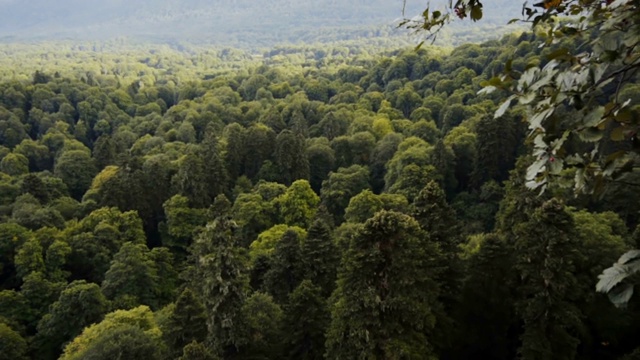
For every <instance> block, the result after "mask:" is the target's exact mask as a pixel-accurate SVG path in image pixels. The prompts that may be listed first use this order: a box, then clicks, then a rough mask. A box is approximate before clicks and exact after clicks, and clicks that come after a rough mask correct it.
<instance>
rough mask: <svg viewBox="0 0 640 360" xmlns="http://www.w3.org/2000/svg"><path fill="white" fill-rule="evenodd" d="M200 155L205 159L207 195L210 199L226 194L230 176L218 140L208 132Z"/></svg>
mask: <svg viewBox="0 0 640 360" xmlns="http://www.w3.org/2000/svg"><path fill="white" fill-rule="evenodd" d="M201 147H202V150H201V151H200V155H201V156H202V159H203V165H204V173H205V181H206V185H207V195H208V197H209V198H210V199H215V198H216V196H218V195H220V194H222V193H224V192H225V191H226V189H227V186H228V180H229V179H228V175H227V171H226V169H225V167H224V163H223V162H222V157H221V156H220V151H219V148H218V139H217V138H216V137H215V135H214V134H212V133H211V132H210V131H207V133H206V134H205V137H204V139H203V140H202V145H201Z"/></svg>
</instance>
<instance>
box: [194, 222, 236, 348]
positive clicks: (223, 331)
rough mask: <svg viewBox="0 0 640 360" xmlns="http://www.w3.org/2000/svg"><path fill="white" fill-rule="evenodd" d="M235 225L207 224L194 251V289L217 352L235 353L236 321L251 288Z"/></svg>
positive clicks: (209, 340) (224, 223)
mask: <svg viewBox="0 0 640 360" xmlns="http://www.w3.org/2000/svg"><path fill="white" fill-rule="evenodd" d="M234 231H235V224H234V223H233V221H232V220H230V219H228V218H226V217H222V216H221V217H218V218H216V219H215V220H214V221H212V222H210V223H209V224H207V226H206V227H205V229H204V230H203V231H202V232H201V233H200V235H199V236H198V237H197V238H196V239H195V242H194V244H193V247H192V253H193V259H194V261H195V266H194V269H193V270H194V273H193V275H194V276H193V286H194V288H196V289H198V292H199V295H200V298H201V299H203V301H204V305H205V308H206V309H207V328H208V333H209V337H208V339H207V341H208V342H209V343H210V344H211V346H213V349H215V352H216V353H218V354H224V353H229V352H234V351H235V347H236V346H237V343H238V334H237V327H236V325H237V320H238V316H239V314H240V310H241V307H242V304H243V303H244V300H245V298H246V292H247V290H248V286H249V279H248V276H247V274H246V267H247V258H246V253H245V250H244V249H242V248H239V247H236V246H235V238H234V234H233V233H234Z"/></svg>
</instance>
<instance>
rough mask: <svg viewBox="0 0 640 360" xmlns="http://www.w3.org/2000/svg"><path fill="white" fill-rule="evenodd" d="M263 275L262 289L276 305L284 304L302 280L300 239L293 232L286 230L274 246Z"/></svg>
mask: <svg viewBox="0 0 640 360" xmlns="http://www.w3.org/2000/svg"><path fill="white" fill-rule="evenodd" d="M269 265H270V266H269V270H268V271H267V273H266V274H265V275H264V289H265V290H266V291H267V292H268V293H269V294H271V295H272V296H273V298H274V299H275V300H276V302H277V303H278V304H285V303H286V301H287V297H288V296H289V294H290V293H291V292H292V291H293V290H294V289H295V288H296V287H297V286H298V285H299V284H300V282H301V281H302V279H303V276H304V274H303V271H304V268H303V264H302V252H301V249H300V238H299V237H298V234H297V233H296V232H295V231H293V230H287V231H286V232H285V233H284V235H282V238H281V239H280V241H278V243H277V244H276V247H275V249H274V251H273V254H272V255H271V260H270V262H269Z"/></svg>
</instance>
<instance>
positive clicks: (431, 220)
mask: <svg viewBox="0 0 640 360" xmlns="http://www.w3.org/2000/svg"><path fill="white" fill-rule="evenodd" d="M413 217H414V219H416V221H417V222H418V223H419V224H420V227H421V228H422V230H423V231H425V232H426V233H428V234H429V238H430V239H431V241H432V242H434V243H435V244H437V245H438V246H439V248H440V250H441V251H442V255H441V256H439V257H437V258H435V259H434V265H435V266H436V268H437V270H436V272H435V273H434V274H433V277H434V279H435V280H436V281H438V285H439V286H440V290H441V293H440V297H439V300H440V302H441V303H442V304H443V305H444V311H437V312H436V315H437V318H438V322H439V323H440V329H441V331H439V332H438V333H437V336H438V339H439V341H438V343H439V345H440V346H443V347H449V346H451V345H453V344H452V338H453V336H452V332H453V331H454V325H453V323H452V320H451V317H450V313H451V312H452V311H453V309H454V308H456V307H457V305H458V303H459V301H460V287H461V281H462V277H463V264H462V262H461V260H460V258H459V256H458V253H459V251H460V249H459V247H458V245H459V244H460V240H459V235H458V232H459V225H458V220H457V218H456V213H455V210H453V208H452V207H450V206H449V204H448V203H447V200H446V198H445V194H444V191H443V190H442V188H441V187H440V186H439V185H438V183H437V182H435V181H434V180H432V181H430V182H429V183H428V184H427V185H426V186H425V187H424V188H423V189H422V190H421V191H420V193H419V194H418V196H417V197H416V198H415V200H414V203H413ZM439 310H440V309H439ZM445 324H446V325H445Z"/></svg>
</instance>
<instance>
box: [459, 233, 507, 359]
mask: <svg viewBox="0 0 640 360" xmlns="http://www.w3.org/2000/svg"><path fill="white" fill-rule="evenodd" d="M481 236H482V240H481V242H480V248H479V249H478V250H477V252H475V253H473V254H471V255H470V258H469V259H468V262H467V268H468V274H467V277H466V279H465V281H464V285H463V286H462V289H461V300H460V303H459V305H458V306H457V307H456V309H455V312H454V314H453V316H454V320H455V321H456V322H457V325H458V326H457V329H456V336H455V338H454V340H453V341H452V346H451V348H450V349H449V350H448V353H449V357H450V358H452V359H469V358H479V359H496V360H500V359H502V360H508V359H515V358H517V346H518V339H517V337H518V332H519V323H518V321H517V317H516V316H515V305H514V303H515V301H516V295H515V291H514V285H515V284H516V283H517V274H515V273H514V271H513V265H514V256H513V255H514V254H513V247H512V245H510V244H509V243H508V242H507V241H506V240H505V239H502V238H501V237H500V236H498V235H496V234H488V235H481Z"/></svg>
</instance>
